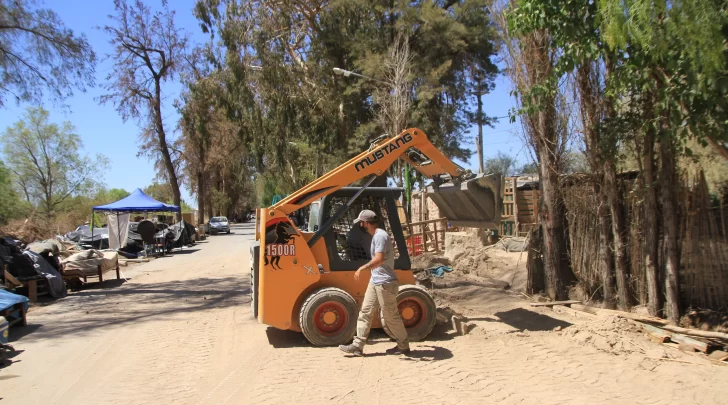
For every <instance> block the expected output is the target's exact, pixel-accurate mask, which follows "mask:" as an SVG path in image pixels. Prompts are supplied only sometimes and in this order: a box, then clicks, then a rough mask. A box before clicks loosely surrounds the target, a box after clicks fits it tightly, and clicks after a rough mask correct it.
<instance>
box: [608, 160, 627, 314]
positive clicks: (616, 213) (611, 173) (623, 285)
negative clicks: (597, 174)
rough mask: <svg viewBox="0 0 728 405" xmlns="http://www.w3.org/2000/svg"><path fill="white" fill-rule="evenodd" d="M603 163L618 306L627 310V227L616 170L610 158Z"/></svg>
mask: <svg viewBox="0 0 728 405" xmlns="http://www.w3.org/2000/svg"><path fill="white" fill-rule="evenodd" d="M604 163H605V164H604V188H605V190H604V191H605V194H606V195H607V199H608V201H609V211H610V213H611V215H612V238H613V240H612V243H613V244H614V256H615V260H614V261H615V264H616V266H615V270H616V278H617V296H618V299H619V308H620V309H621V310H623V311H629V309H630V308H631V306H632V303H631V299H630V293H629V291H630V288H629V281H628V278H627V276H628V274H629V252H627V242H626V237H627V235H626V234H627V232H626V228H627V227H626V226H625V223H626V219H625V215H624V207H623V206H622V198H621V193H620V191H619V187H618V186H617V172H616V168H615V167H614V163H613V162H612V160H611V159H607V160H605V162H604Z"/></svg>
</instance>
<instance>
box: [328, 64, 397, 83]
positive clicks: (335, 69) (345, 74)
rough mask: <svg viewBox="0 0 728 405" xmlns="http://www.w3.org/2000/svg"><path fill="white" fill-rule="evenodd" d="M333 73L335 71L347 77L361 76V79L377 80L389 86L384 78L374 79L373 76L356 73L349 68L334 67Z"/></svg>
mask: <svg viewBox="0 0 728 405" xmlns="http://www.w3.org/2000/svg"><path fill="white" fill-rule="evenodd" d="M334 73H336V74H337V75H342V76H344V77H349V76H356V77H361V78H362V79H367V80H371V81H375V82H379V83H382V84H386V85H387V86H389V83H387V82H385V81H384V80H379V79H375V78H373V77H369V76H364V75H362V74H359V73H356V72H352V71H351V70H346V69H341V68H334Z"/></svg>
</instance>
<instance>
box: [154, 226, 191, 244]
mask: <svg viewBox="0 0 728 405" xmlns="http://www.w3.org/2000/svg"><path fill="white" fill-rule="evenodd" d="M183 226H184V227H183ZM169 234H171V236H173V238H172V237H170V238H167V237H166V236H167V235H169ZM194 234H195V227H194V226H193V225H192V224H190V223H189V222H186V221H184V220H183V221H180V222H177V223H176V224H173V225H170V226H169V228H167V229H165V230H163V231H160V232H157V237H165V240H166V239H171V240H170V241H166V242H165V245H166V246H167V247H172V248H180V247H183V246H186V245H191V244H193V243H195V241H194V240H193V239H192V235H194Z"/></svg>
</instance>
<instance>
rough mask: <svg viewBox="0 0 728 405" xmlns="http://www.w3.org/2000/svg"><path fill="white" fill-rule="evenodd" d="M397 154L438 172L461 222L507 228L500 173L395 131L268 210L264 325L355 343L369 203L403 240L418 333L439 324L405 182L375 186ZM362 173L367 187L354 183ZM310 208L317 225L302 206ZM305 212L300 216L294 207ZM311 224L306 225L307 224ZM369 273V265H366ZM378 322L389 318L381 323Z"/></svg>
mask: <svg viewBox="0 0 728 405" xmlns="http://www.w3.org/2000/svg"><path fill="white" fill-rule="evenodd" d="M397 159H403V160H404V161H406V162H407V163H409V164H410V165H412V167H414V168H415V169H416V170H418V171H419V172H420V173H422V174H423V175H424V176H426V177H427V178H429V179H431V180H432V183H431V184H430V185H429V186H428V193H429V194H428V195H430V196H431V197H432V199H433V201H434V202H435V204H436V205H437V206H438V207H439V208H440V212H441V213H442V214H444V216H445V217H446V218H447V219H448V220H449V221H450V223H451V224H452V225H455V226H465V227H476V228H490V229H495V228H497V225H498V223H499V222H500V188H501V184H500V183H501V179H500V176H499V175H489V176H486V175H482V174H481V175H477V176H476V175H473V174H472V173H471V172H470V171H468V170H464V169H463V168H461V167H459V166H457V165H456V164H454V163H453V162H451V161H450V159H448V158H447V157H445V156H444V155H443V154H442V153H441V152H440V151H439V150H438V149H437V148H435V147H434V146H433V145H432V143H430V141H429V140H428V139H427V135H425V133H424V132H422V131H420V130H418V129H407V130H405V131H403V132H402V133H400V134H399V135H397V136H395V137H392V138H389V139H387V138H386V137H380V138H379V139H376V140H375V141H374V142H373V143H372V144H371V146H370V148H369V150H367V151H365V152H362V153H361V154H359V155H358V156H356V157H354V158H353V159H351V160H349V161H348V162H346V163H344V164H342V165H341V166H339V167H337V168H336V169H334V170H332V171H331V172H329V173H326V174H325V175H323V176H321V177H320V178H319V179H318V180H316V181H314V182H312V183H311V184H309V185H307V186H305V187H303V188H302V189H300V190H298V191H297V192H295V193H293V194H291V195H289V196H288V197H286V198H284V199H283V200H281V201H279V202H278V203H276V204H275V205H273V206H272V207H270V208H265V209H258V212H257V214H256V225H255V226H256V230H255V239H256V242H254V243H253V245H252V246H251V256H250V257H251V269H250V284H251V289H250V290H251V305H252V308H253V314H254V316H255V317H256V318H257V319H258V321H259V322H260V323H263V324H266V325H270V326H273V327H275V328H278V329H283V330H293V331H301V332H303V334H304V336H305V337H306V339H308V341H309V342H311V343H312V344H314V345H317V346H332V345H339V344H343V343H347V342H349V341H350V340H351V339H352V338H353V336H354V334H355V331H356V321H357V315H358V310H359V308H360V307H361V303H362V300H363V298H364V292H365V291H366V289H367V283H369V280H368V278H365V277H362V278H360V279H359V281H356V280H354V272H355V271H356V269H358V268H359V267H360V266H361V265H363V264H365V263H366V262H368V261H369V259H370V257H369V255H370V252H369V248H368V245H367V242H366V241H367V239H366V235H364V234H363V233H362V232H361V231H359V229H358V227H355V226H353V221H354V218H356V217H357V215H358V214H359V212H360V211H361V210H362V209H369V210H372V211H374V212H375V213H377V215H378V217H379V218H380V220H381V223H380V225H379V226H380V227H381V228H383V229H384V230H385V231H387V232H388V233H389V234H390V236H391V238H392V241H393V244H394V248H395V261H394V264H395V273H396V275H397V278H398V280H399V284H400V289H399V294H398V296H397V301H398V306H399V310H400V313H401V315H402V320H403V321H404V324H405V327H406V328H407V333H408V334H409V340H411V341H418V340H422V339H424V338H425V337H426V336H427V335H428V334H429V333H430V331H431V330H432V328H433V327H434V325H435V318H436V307H435V301H434V300H433V298H432V296H431V295H430V294H429V292H428V291H427V290H426V289H424V288H422V287H420V286H418V285H415V278H414V274H413V272H412V270H411V265H410V257H409V252H408V251H407V246H406V242H405V238H404V233H403V231H402V225H401V222H400V217H399V214H398V211H397V205H396V200H397V199H398V198H399V197H400V195H401V193H402V189H398V188H388V187H369V186H370V185H371V184H372V183H373V182H374V180H375V179H376V178H377V176H383V175H384V174H385V173H386V171H387V169H388V168H389V167H390V166H391V165H392V163H394V161H395V160H397ZM359 180H363V183H362V184H363V185H362V186H359V187H346V186H348V185H351V184H352V183H355V182H357V181H359ZM304 211H308V215H307V217H308V225H307V226H300V228H299V225H297V224H300V223H302V222H305V218H303V217H302V216H301V215H300V213H302V212H304ZM296 214H299V216H298V218H297V219H298V220H296V217H293V218H291V217H292V216H293V215H296ZM302 228H306V229H302ZM365 274H368V273H365ZM373 326H374V327H382V328H384V330H385V331H387V332H388V330H387V326H386V325H385V324H383V319H381V317H380V322H375V324H374V325H373Z"/></svg>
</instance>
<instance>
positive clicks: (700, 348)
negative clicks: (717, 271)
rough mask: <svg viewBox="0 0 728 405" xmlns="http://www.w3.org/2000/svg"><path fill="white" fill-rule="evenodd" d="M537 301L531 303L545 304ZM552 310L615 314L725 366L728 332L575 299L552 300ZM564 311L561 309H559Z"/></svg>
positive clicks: (672, 344) (657, 337) (653, 336)
mask: <svg viewBox="0 0 728 405" xmlns="http://www.w3.org/2000/svg"><path fill="white" fill-rule="evenodd" d="M544 304H546V303H536V304H532V305H544ZM548 304H553V307H554V310H556V308H557V307H562V308H565V307H566V305H568V306H570V308H569V309H568V311H572V312H575V313H578V312H581V313H584V314H590V315H592V316H617V317H621V318H625V319H629V320H630V321H632V322H634V323H635V324H636V325H638V326H639V327H640V328H641V329H642V330H643V331H644V332H645V333H646V334H647V335H648V337H649V338H650V340H652V341H654V342H657V343H661V344H664V345H666V346H669V347H673V348H676V349H679V350H682V351H684V352H697V353H702V354H705V355H707V356H708V357H709V358H710V359H711V360H714V361H718V362H720V363H722V364H726V365H728V333H723V332H712V331H704V330H697V329H687V328H682V327H679V326H674V325H670V324H669V322H667V321H666V320H664V319H661V318H656V317H651V316H645V315H639V314H634V313H630V312H623V311H615V310H610V309H603V308H594V307H590V306H586V305H581V304H580V303H578V301H576V302H575V301H568V302H561V303H560V302H554V303H548ZM559 311H560V312H564V310H563V309H559Z"/></svg>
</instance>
